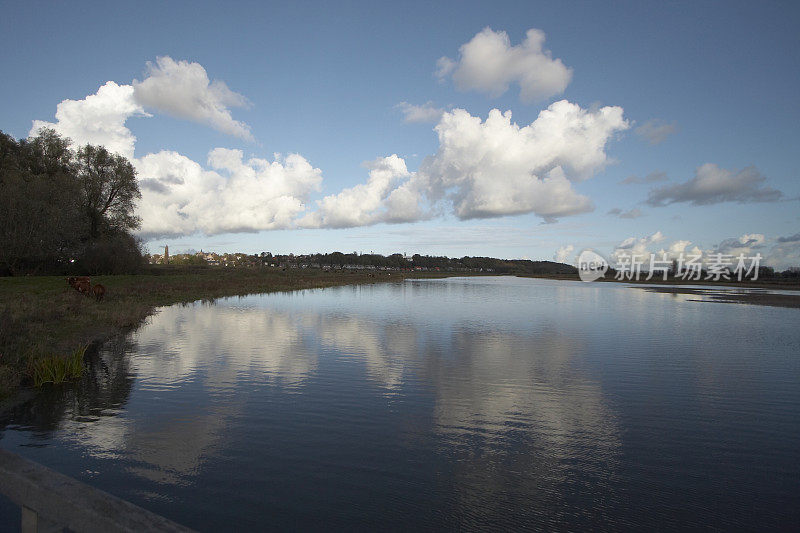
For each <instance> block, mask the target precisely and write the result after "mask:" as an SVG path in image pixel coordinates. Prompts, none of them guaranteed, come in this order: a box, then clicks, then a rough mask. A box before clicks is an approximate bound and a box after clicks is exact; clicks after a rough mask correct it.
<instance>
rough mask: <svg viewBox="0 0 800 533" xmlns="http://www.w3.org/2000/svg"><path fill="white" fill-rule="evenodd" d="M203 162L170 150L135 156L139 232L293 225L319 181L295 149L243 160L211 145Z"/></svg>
mask: <svg viewBox="0 0 800 533" xmlns="http://www.w3.org/2000/svg"><path fill="white" fill-rule="evenodd" d="M208 166H209V167H210V168H203V166H201V165H200V164H198V163H197V162H195V161H192V160H191V159H189V158H188V157H186V156H183V155H181V154H179V153H177V152H170V151H161V152H158V153H155V154H148V155H146V156H145V157H143V158H141V159H139V160H137V161H136V168H137V171H138V173H139V177H140V185H141V190H142V198H141V200H140V202H139V206H138V213H139V215H140V216H141V217H142V228H141V233H142V235H143V236H145V237H148V238H151V237H155V236H165V235H191V234H193V233H196V232H202V233H204V234H206V235H215V234H218V233H228V232H247V231H260V230H270V229H284V228H289V227H293V225H294V220H295V219H296V217H297V216H298V215H300V214H301V213H302V212H303V211H304V210H305V202H306V201H307V199H308V195H309V194H310V193H311V192H313V191H315V190H318V189H319V186H320V183H321V181H322V173H321V171H320V170H319V169H317V168H314V167H313V166H311V164H310V163H309V162H308V161H307V160H306V159H305V158H303V157H302V156H300V155H298V154H290V155H288V156H286V157H285V158H283V157H281V156H280V155H278V154H276V155H275V160H273V161H268V160H266V159H258V158H252V159H248V160H246V161H245V160H244V158H243V154H242V152H241V151H240V150H229V149H225V148H215V149H214V150H212V151H211V152H210V153H209V155H208Z"/></svg>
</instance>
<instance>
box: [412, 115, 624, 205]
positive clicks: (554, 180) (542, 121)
mask: <svg viewBox="0 0 800 533" xmlns="http://www.w3.org/2000/svg"><path fill="white" fill-rule="evenodd" d="M622 114H623V111H622V108H620V107H603V108H601V109H597V110H593V111H587V110H584V109H581V108H580V106H578V105H576V104H572V103H570V102H567V101H566V100H562V101H559V102H555V103H553V104H551V105H550V106H549V107H548V108H547V109H545V110H543V111H542V112H541V113H539V116H538V117H537V119H536V120H535V121H534V122H533V123H531V124H529V125H527V126H522V127H520V126H519V125H517V124H516V123H513V122H512V121H511V112H506V113H501V112H500V111H499V110H497V109H494V110H492V111H490V113H489V116H488V117H487V119H486V120H485V121H482V120H481V119H480V117H474V116H472V115H470V114H469V113H468V112H467V111H465V110H463V109H455V110H453V111H451V112H447V113H444V114H443V115H442V120H441V121H440V122H439V124H438V125H437V126H436V128H435V130H436V132H437V134H438V136H439V149H438V151H437V152H436V154H435V155H433V156H431V157H429V158H426V160H425V161H423V164H422V168H421V169H420V171H419V174H421V175H422V177H423V178H424V179H425V180H426V181H427V183H428V186H429V189H430V191H431V194H432V196H433V197H434V198H436V197H439V196H443V195H446V196H447V197H448V198H449V199H450V200H451V201H452V202H453V207H454V211H455V214H456V215H457V216H458V217H459V218H461V219H469V218H485V217H496V216H504V215H513V214H520V213H531V212H533V213H536V214H537V215H539V216H541V217H543V218H545V219H546V220H553V219H556V218H558V217H562V216H567V215H573V214H577V213H583V212H586V211H590V210H591V209H592V203H591V201H590V200H589V198H587V197H586V196H583V195H580V194H578V193H577V192H575V190H574V189H573V188H572V183H571V182H572V181H578V180H582V179H586V178H589V177H591V176H592V175H594V174H595V173H596V172H598V171H599V170H601V169H602V168H603V167H604V166H605V165H606V164H607V163H608V156H607V155H606V152H605V146H606V143H607V142H608V141H609V139H610V138H611V137H612V135H613V134H614V133H615V132H618V131H621V130H624V129H626V128H627V127H628V123H627V121H626V120H625V119H624V118H623V116H622Z"/></svg>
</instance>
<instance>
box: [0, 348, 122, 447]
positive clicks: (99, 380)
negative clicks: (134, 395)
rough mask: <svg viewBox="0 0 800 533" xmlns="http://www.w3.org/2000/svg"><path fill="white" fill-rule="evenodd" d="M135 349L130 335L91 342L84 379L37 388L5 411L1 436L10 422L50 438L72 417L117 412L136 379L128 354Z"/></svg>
mask: <svg viewBox="0 0 800 533" xmlns="http://www.w3.org/2000/svg"><path fill="white" fill-rule="evenodd" d="M132 350H133V346H132V344H131V341H130V337H129V336H128V335H118V336H115V337H113V338H112V339H111V340H109V341H108V342H106V343H104V344H103V345H102V346H99V347H98V346H96V345H93V346H90V348H89V349H88V350H87V351H86V355H85V357H84V365H85V366H84V368H85V370H84V373H83V376H81V378H80V380H78V381H76V382H72V383H63V384H59V385H52V384H48V385H44V386H43V387H42V388H41V389H38V390H36V391H33V393H32V397H31V398H30V399H29V400H27V401H24V402H22V403H20V404H18V405H16V406H14V407H12V408H11V409H9V411H8V412H6V413H4V414H3V415H2V418H0V438H2V430H3V429H4V428H5V427H6V426H8V425H15V426H21V427H23V428H25V429H29V430H30V431H32V435H33V437H34V438H37V439H49V438H51V436H52V433H53V432H54V431H57V430H61V429H63V425H64V424H65V423H66V422H67V421H68V420H71V419H75V420H80V421H85V420H91V419H95V418H97V417H105V416H114V415H115V414H116V413H117V412H118V410H119V409H120V408H121V407H122V406H123V405H125V403H126V402H127V401H128V398H129V397H130V393H131V391H132V390H133V384H134V382H135V381H136V376H135V375H134V374H133V373H132V370H131V364H130V357H129V356H128V355H127V354H128V353H130V351H132ZM23 394H24V393H23Z"/></svg>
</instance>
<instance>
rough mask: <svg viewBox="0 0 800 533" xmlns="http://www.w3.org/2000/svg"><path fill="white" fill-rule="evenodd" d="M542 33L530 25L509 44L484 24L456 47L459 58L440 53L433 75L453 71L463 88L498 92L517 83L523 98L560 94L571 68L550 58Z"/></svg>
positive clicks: (442, 75) (547, 96)
mask: <svg viewBox="0 0 800 533" xmlns="http://www.w3.org/2000/svg"><path fill="white" fill-rule="evenodd" d="M544 41H545V34H544V32H543V31H541V30H537V29H530V30H528V32H527V33H526V34H525V39H524V40H523V41H522V43H520V44H518V45H515V46H512V45H511V41H510V39H509V37H508V34H507V33H506V32H504V31H494V30H492V29H491V28H488V27H487V28H484V29H483V30H482V31H481V32H479V33H478V34H476V35H475V36H474V37H473V38H472V39H471V40H470V41H469V42H467V43H465V44H463V45H461V47H460V48H459V59H458V60H457V61H456V60H453V59H450V58H448V57H442V58H440V59H439V61H438V62H437V70H436V75H437V76H438V77H439V78H440V79H443V78H444V77H446V76H448V75H452V78H453V81H454V82H455V84H456V87H457V88H458V89H460V90H462V91H467V90H476V91H480V92H485V93H489V94H490V95H492V96H499V95H501V94H503V93H504V92H506V91H507V90H508V88H509V85H510V84H511V83H514V82H516V83H517V84H519V87H520V98H521V99H522V100H523V101H525V102H533V101H536V100H542V99H545V98H549V97H551V96H554V95H557V94H561V93H563V92H564V89H566V87H567V85H568V84H569V82H570V80H571V79H572V69H570V68H568V67H566V66H565V65H564V63H563V62H562V61H561V60H560V59H553V57H552V55H551V53H550V51H549V50H547V49H546V48H544Z"/></svg>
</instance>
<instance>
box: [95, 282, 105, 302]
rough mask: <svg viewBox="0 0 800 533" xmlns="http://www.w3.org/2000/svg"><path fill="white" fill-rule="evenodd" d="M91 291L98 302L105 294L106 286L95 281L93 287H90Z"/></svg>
mask: <svg viewBox="0 0 800 533" xmlns="http://www.w3.org/2000/svg"><path fill="white" fill-rule="evenodd" d="M92 292H93V293H94V299H95V300H97V301H98V302H99V301H101V300H102V299H103V297H104V296H105V295H106V288H105V287H104V286H102V285H100V284H99V283H97V284H96V285H95V286H94V287H92Z"/></svg>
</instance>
